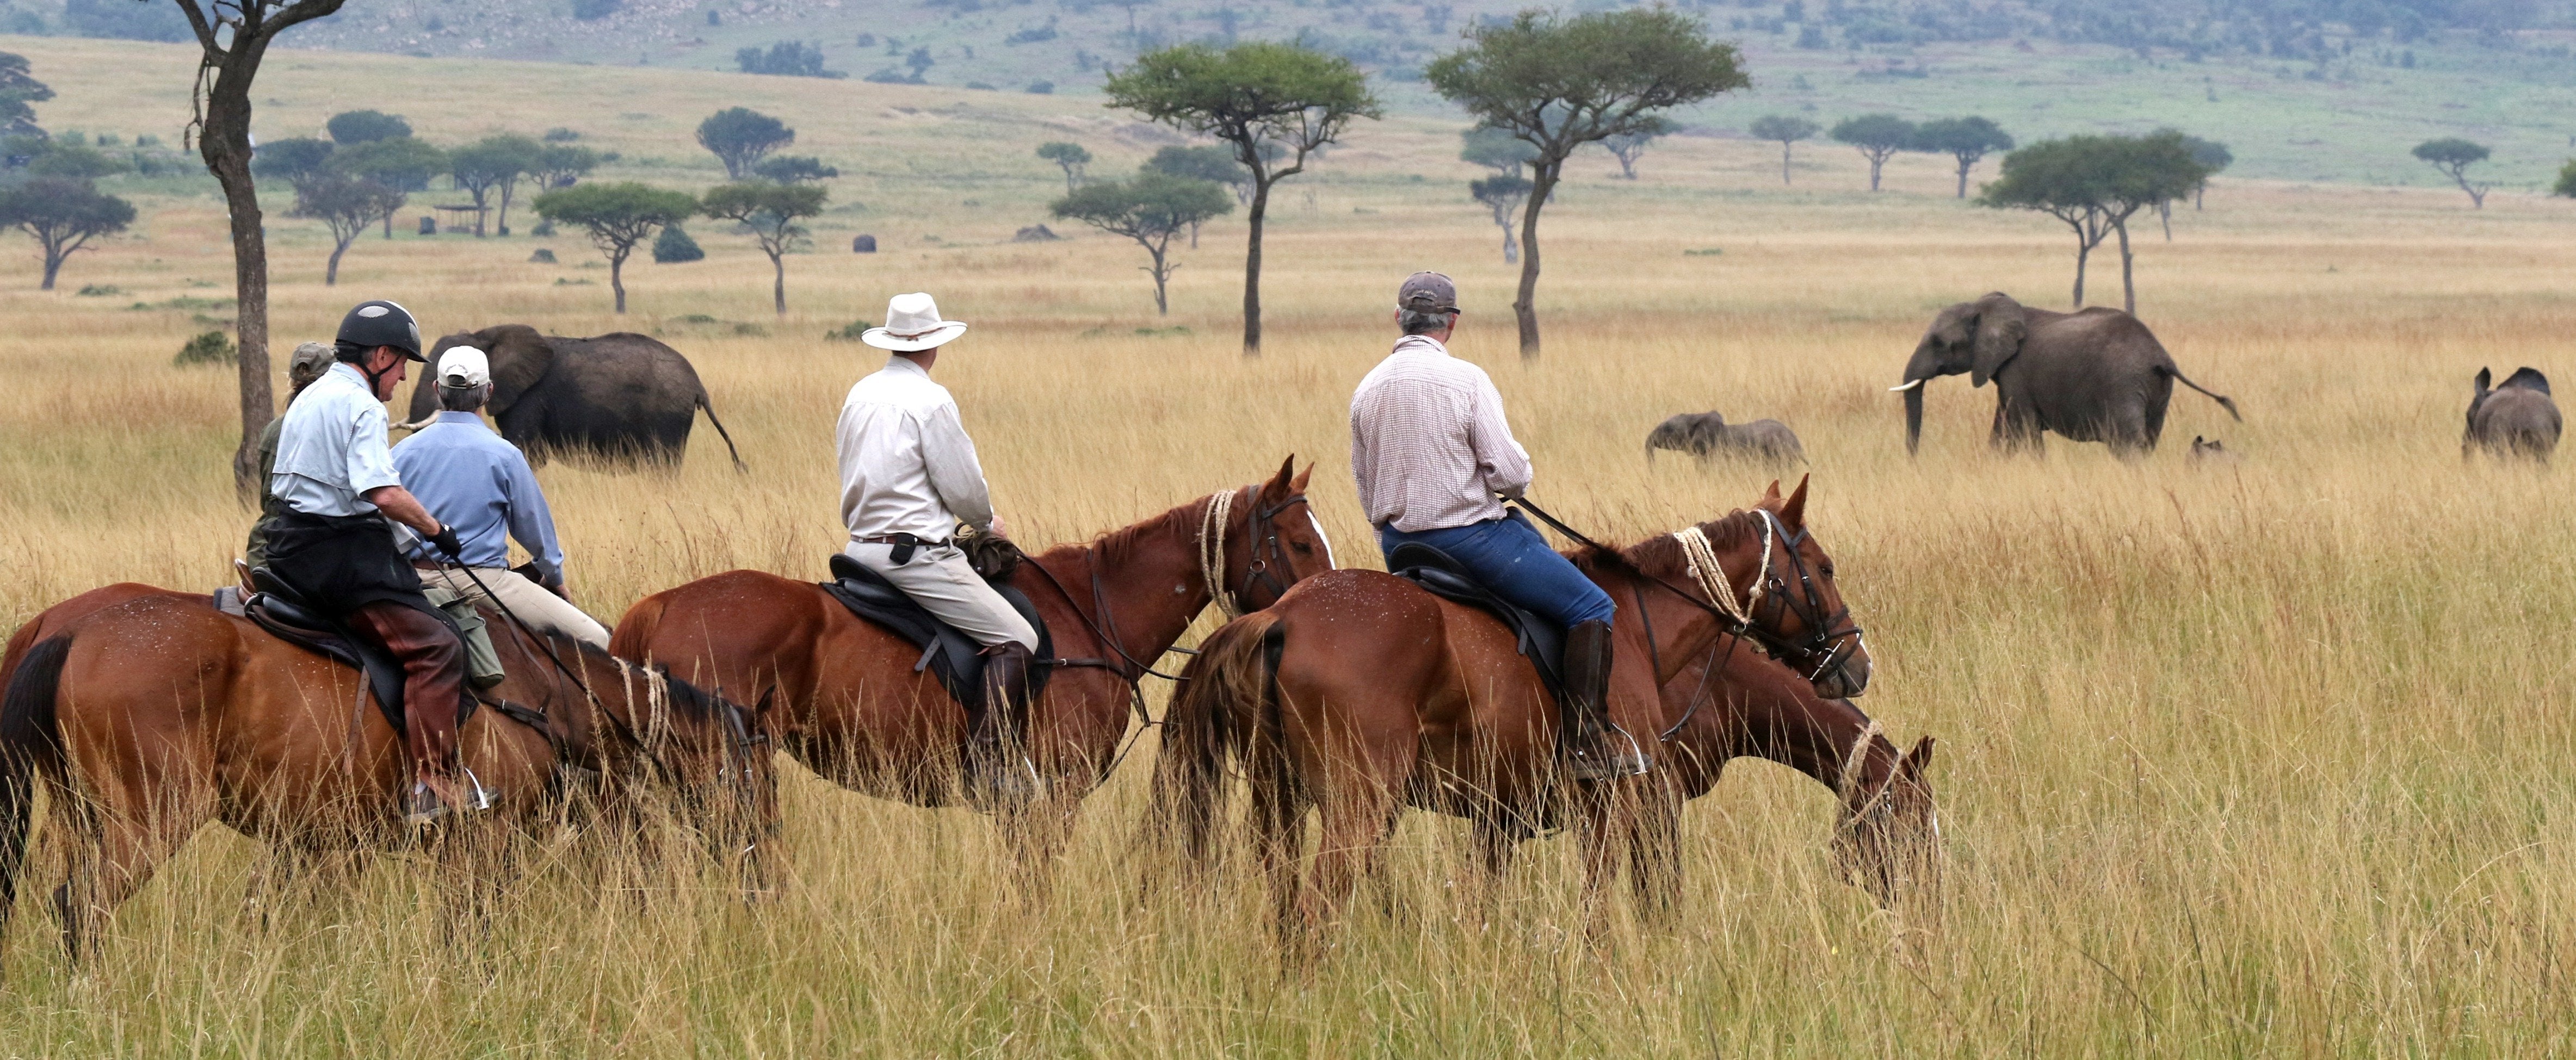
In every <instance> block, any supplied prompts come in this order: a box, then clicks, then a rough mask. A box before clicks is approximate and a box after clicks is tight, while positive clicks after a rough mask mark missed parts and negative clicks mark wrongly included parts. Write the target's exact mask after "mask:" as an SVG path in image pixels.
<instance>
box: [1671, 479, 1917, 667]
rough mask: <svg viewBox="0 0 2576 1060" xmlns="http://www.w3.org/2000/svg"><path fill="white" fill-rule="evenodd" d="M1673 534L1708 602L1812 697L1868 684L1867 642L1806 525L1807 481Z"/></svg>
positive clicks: (1830, 562) (1829, 563)
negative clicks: (1800, 679)
mask: <svg viewBox="0 0 2576 1060" xmlns="http://www.w3.org/2000/svg"><path fill="white" fill-rule="evenodd" d="M1673 537H1674V538H1675V539H1677V540H1679V541H1681V543H1682V549H1681V562H1682V565H1683V566H1685V567H1686V568H1688V572H1689V575H1690V577H1691V579H1692V580H1693V581H1696V582H1697V583H1698V585H1699V588H1700V589H1701V591H1702V592H1703V593H1704V594H1705V595H1707V596H1708V597H1709V598H1710V599H1709V601H1708V603H1709V604H1713V605H1715V609H1716V610H1717V611H1718V612H1719V613H1721V614H1723V615H1725V616H1726V617H1728V618H1731V619H1733V620H1734V621H1735V622H1736V624H1737V625H1738V626H1739V627H1740V628H1741V630H1742V632H1743V633H1744V635H1745V636H1746V637H1748V638H1750V639H1752V640H1754V641H1755V642H1757V643H1760V644H1761V645H1762V647H1763V649H1764V650H1765V651H1767V652H1769V653H1770V655H1771V656H1772V657H1773V658H1776V659H1778V660H1780V662H1781V663H1782V664H1784V665H1786V666H1789V667H1791V668H1792V669H1795V670H1797V671H1798V673H1799V674H1801V675H1803V676H1804V677H1806V679H1807V680H1808V682H1809V683H1811V684H1813V685H1814V686H1815V691H1816V695H1818V696H1820V697H1823V698H1826V699H1848V698H1851V697H1853V696H1857V695H1860V694H1861V693H1862V692H1864V691H1866V690H1867V689H1868V688H1869V675H1870V658H1869V646H1868V645H1867V644H1864V643H1863V642H1862V641H1861V635H1860V627H1859V626H1858V625H1857V624H1855V623H1853V621H1852V617H1851V607H1850V606H1849V605H1848V604H1846V603H1844V602H1843V594H1842V589H1841V587H1840V586H1839V585H1837V584H1836V583H1835V581H1834V559H1833V557H1832V556H1830V555H1827V554H1826V552H1825V547H1824V545H1823V544H1822V543H1821V542H1819V541H1817V540H1816V535H1815V533H1814V532H1813V531H1812V530H1811V529H1809V527H1808V526H1807V480H1806V479H1804V478H1801V479H1799V480H1798V489H1797V491H1796V492H1794V493H1791V494H1790V495H1789V496H1788V497H1786V498H1783V497H1781V496H1780V484H1779V483H1778V482H1773V483H1772V484H1771V487H1770V489H1769V490H1767V491H1766V492H1765V493H1764V495H1763V497H1762V500H1761V502H1760V503H1758V504H1756V505H1755V506H1754V507H1753V508H1751V509H1750V510H1747V511H1741V512H1735V513H1732V514H1729V515H1728V516H1726V517H1725V518H1722V519H1718V520H1715V521H1712V522H1707V523H1702V524H1700V525H1698V526H1694V527H1688V528H1685V529H1683V530H1681V531H1679V532H1677V533H1675V534H1674V535H1673ZM1703 606H1706V605H1703Z"/></svg>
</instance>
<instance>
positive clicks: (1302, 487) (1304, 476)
mask: <svg viewBox="0 0 2576 1060" xmlns="http://www.w3.org/2000/svg"><path fill="white" fill-rule="evenodd" d="M1288 460H1289V462H1291V463H1294V462H1296V460H1297V456H1296V454H1294V453H1291V454H1289V456H1288ZM1314 477H1315V465H1313V464H1308V465H1306V470H1304V471H1300V472H1298V473H1297V477H1296V478H1292V479H1289V480H1288V491H1289V492H1291V493H1304V492H1306V480H1308V479H1311V478H1314Z"/></svg>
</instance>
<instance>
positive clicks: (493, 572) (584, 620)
mask: <svg viewBox="0 0 2576 1060" xmlns="http://www.w3.org/2000/svg"><path fill="white" fill-rule="evenodd" d="M474 577H476V578H480V579H482V580H483V585H484V587H485V588H488V589H490V590H491V591H492V594H491V596H485V595H484V594H483V593H482V592H481V591H479V590H477V589H476V588H475V587H474V582H473V580H472V579H469V578H467V577H466V576H465V575H464V573H463V572H461V571H458V570H455V569H454V568H449V567H441V568H439V569H437V570H425V571H422V572H420V583H421V585H423V586H436V587H439V588H443V589H446V590H448V591H449V592H453V593H455V594H456V595H458V596H461V597H464V598H466V599H469V600H473V601H476V602H478V603H480V602H483V601H486V600H490V599H492V597H499V598H500V604H501V606H503V607H506V608H509V610H510V613H511V614H514V615H517V616H519V621H521V622H525V623H527V624H528V627H529V628H530V629H534V630H536V631H537V632H538V633H539V634H561V635H563V636H567V637H571V638H572V639H574V640H577V641H580V642H582V643H584V644H588V645H590V646H591V647H594V648H598V649H599V650H601V651H607V650H608V629H607V627H604V626H602V625H600V624H599V620H598V619H595V618H592V617H590V616H589V615H587V614H584V613H582V610H581V609H580V608H578V607H574V606H573V605H572V604H571V603H569V602H567V601H565V600H564V598H563V597H560V596H556V595H555V594H553V593H550V592H547V591H546V587H545V586H542V585H539V584H537V583H535V582H532V581H529V580H528V579H527V577H526V576H525V575H522V574H520V573H519V572H517V571H514V570H510V569H509V568H506V567H476V568H474ZM502 621H504V622H506V621H508V619H503V620H502Z"/></svg>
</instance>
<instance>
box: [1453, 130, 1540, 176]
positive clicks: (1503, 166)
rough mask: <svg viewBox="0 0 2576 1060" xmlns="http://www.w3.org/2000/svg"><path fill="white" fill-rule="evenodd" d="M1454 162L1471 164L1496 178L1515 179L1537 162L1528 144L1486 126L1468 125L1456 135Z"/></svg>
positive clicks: (1535, 151) (1532, 148)
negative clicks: (1482, 168) (1456, 159)
mask: <svg viewBox="0 0 2576 1060" xmlns="http://www.w3.org/2000/svg"><path fill="white" fill-rule="evenodd" d="M1458 141H1459V146H1458V160H1459V161H1461V162H1473V163H1475V164H1477V165H1480V166H1483V167H1485V168H1487V169H1490V170H1493V171H1494V173H1495V175H1497V176H1505V177H1517V176H1520V175H1521V171H1522V170H1524V169H1528V168H1529V164H1530V163H1531V162H1535V161H1537V160H1538V148H1536V147H1532V146H1530V142H1529V141H1527V140H1523V139H1521V138H1520V137H1517V136H1514V135H1512V134H1511V133H1509V132H1505V131H1503V130H1501V129H1497V128H1494V127H1493V126H1490V125H1475V126H1470V127H1468V128H1466V129H1464V130H1461V131H1460V132H1459V133H1458Z"/></svg>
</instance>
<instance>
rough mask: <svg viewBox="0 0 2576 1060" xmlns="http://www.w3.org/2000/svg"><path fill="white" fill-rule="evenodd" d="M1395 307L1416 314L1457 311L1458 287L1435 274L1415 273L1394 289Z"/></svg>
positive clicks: (1445, 277)
mask: <svg viewBox="0 0 2576 1060" xmlns="http://www.w3.org/2000/svg"><path fill="white" fill-rule="evenodd" d="M1395 307H1396V308H1397V309H1405V310H1411V311H1413V312H1416V313H1455V312H1457V311H1458V285H1457V284H1455V283H1451V282H1450V281H1449V277H1447V276H1443V275H1441V274H1439V273H1436V272H1417V273H1414V274H1413V275H1411V276H1407V277H1405V278H1404V286H1402V287H1398V288H1396V289H1395Z"/></svg>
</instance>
